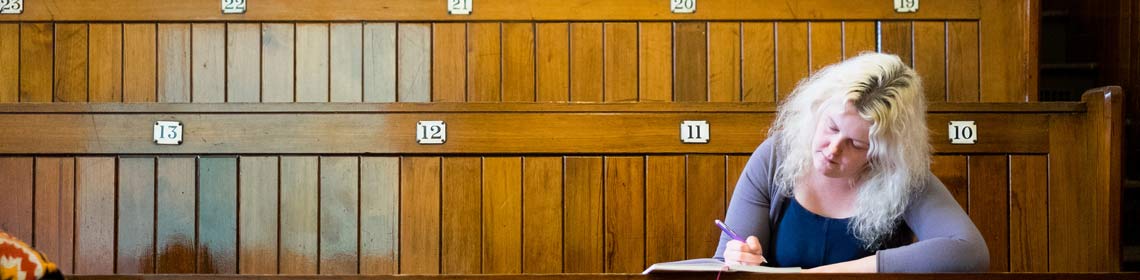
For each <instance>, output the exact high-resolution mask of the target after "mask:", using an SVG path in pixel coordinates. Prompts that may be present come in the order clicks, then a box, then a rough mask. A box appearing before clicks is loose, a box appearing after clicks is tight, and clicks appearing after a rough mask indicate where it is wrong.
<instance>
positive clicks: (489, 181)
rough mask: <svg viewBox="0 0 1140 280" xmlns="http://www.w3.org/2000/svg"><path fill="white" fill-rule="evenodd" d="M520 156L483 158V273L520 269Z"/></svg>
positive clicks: (518, 270)
mask: <svg viewBox="0 0 1140 280" xmlns="http://www.w3.org/2000/svg"><path fill="white" fill-rule="evenodd" d="M521 178H522V159H521V158H517V157H487V158H484V159H483V273H493V274H501V273H519V272H520V271H521V270H522V255H521V254H522V180H520V179H521Z"/></svg>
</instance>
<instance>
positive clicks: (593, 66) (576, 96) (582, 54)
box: [570, 22, 605, 102]
mask: <svg viewBox="0 0 1140 280" xmlns="http://www.w3.org/2000/svg"><path fill="white" fill-rule="evenodd" d="M602 35H603V34H602V24H601V23H585V22H582V23H578V22H576V23H571V24H570V101H572V102H598V101H602V91H603V83H604V77H602V75H603V72H602V71H603V69H602V67H603V65H604V64H605V61H604V59H603V50H602Z"/></svg>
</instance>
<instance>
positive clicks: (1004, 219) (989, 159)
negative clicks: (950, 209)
mask: <svg viewBox="0 0 1140 280" xmlns="http://www.w3.org/2000/svg"><path fill="white" fill-rule="evenodd" d="M969 162H970V163H969V164H970V171H975V172H971V173H970V202H969V204H970V212H969V213H970V214H971V215H970V219H971V220H974V224H975V225H977V226H978V231H980V232H981V233H982V237H983V238H985V240H986V246H988V247H989V249H990V271H994V272H1001V271H1009V186H1008V185H1007V183H1008V182H1009V173H1008V172H1009V169H1008V168H1009V165H1008V162H1007V161H1006V156H970V158H969Z"/></svg>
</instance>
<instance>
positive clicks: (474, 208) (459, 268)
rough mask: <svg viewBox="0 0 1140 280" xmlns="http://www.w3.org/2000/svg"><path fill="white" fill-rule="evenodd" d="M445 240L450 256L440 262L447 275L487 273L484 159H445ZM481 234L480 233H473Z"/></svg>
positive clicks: (445, 250) (443, 195)
mask: <svg viewBox="0 0 1140 280" xmlns="http://www.w3.org/2000/svg"><path fill="white" fill-rule="evenodd" d="M442 184H443V185H442V188H443V194H442V199H443V200H442V202H441V205H446V206H447V207H443V209H442V210H441V211H442V212H443V221H442V222H443V225H442V228H441V230H442V232H441V233H442V235H441V236H442V238H443V240H445V242H443V243H442V244H440V246H441V248H442V250H443V252H446V253H445V254H446V256H447V257H444V258H441V259H440V260H439V262H440V266H441V270H442V271H441V273H443V274H478V273H480V272H482V271H483V236H482V234H481V233H482V232H483V160H482V158H479V157H446V158H443V181H442ZM475 232H478V233H480V234H473V233H475Z"/></svg>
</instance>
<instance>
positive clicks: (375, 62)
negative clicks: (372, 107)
mask: <svg viewBox="0 0 1140 280" xmlns="http://www.w3.org/2000/svg"><path fill="white" fill-rule="evenodd" d="M395 101H396V24H395V23H365V24H364V102H395ZM361 268H362V269H363V268H364V266H361Z"/></svg>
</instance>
